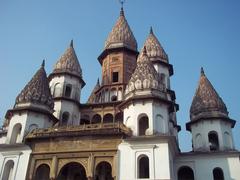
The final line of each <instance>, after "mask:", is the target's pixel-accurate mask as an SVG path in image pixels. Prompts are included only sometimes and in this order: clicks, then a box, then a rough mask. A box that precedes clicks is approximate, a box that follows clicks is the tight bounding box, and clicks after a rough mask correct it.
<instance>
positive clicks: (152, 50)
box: [144, 27, 168, 63]
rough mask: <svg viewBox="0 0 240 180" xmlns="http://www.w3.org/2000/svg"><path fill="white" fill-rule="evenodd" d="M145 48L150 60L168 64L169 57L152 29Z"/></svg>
mask: <svg viewBox="0 0 240 180" xmlns="http://www.w3.org/2000/svg"><path fill="white" fill-rule="evenodd" d="M144 46H145V47H146V49H147V55H148V57H149V58H150V60H152V59H153V60H161V61H163V62H166V63H168V56H167V54H166V52H165V50H164V49H163V47H162V45H161V43H160V42H159V40H158V39H157V37H156V36H155V34H154V32H153V29H152V27H151V28H150V33H149V35H148V37H147V39H146V41H145V43H144Z"/></svg>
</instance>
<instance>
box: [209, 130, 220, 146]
mask: <svg viewBox="0 0 240 180" xmlns="http://www.w3.org/2000/svg"><path fill="white" fill-rule="evenodd" d="M208 141H209V144H210V151H218V150H219V142H218V135H217V132H215V131H211V132H209V133H208Z"/></svg>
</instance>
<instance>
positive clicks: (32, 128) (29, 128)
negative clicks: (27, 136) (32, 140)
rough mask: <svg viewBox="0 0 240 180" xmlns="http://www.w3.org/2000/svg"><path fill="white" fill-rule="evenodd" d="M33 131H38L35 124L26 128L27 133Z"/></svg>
mask: <svg viewBox="0 0 240 180" xmlns="http://www.w3.org/2000/svg"><path fill="white" fill-rule="evenodd" d="M34 129H38V125H37V124H31V125H30V126H29V127H28V132H32V131H33V130H34Z"/></svg>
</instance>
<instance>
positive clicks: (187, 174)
mask: <svg viewBox="0 0 240 180" xmlns="http://www.w3.org/2000/svg"><path fill="white" fill-rule="evenodd" d="M178 180H194V174H193V170H192V169H191V168H190V167H187V166H184V167H181V168H180V169H179V170H178Z"/></svg>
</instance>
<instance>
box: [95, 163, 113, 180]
mask: <svg viewBox="0 0 240 180" xmlns="http://www.w3.org/2000/svg"><path fill="white" fill-rule="evenodd" d="M94 180H113V177H112V166H111V164H109V163H108V162H106V161H102V162H100V163H99V164H98V165H97V167H96V171H95V176H94Z"/></svg>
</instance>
